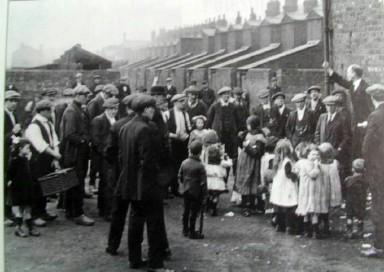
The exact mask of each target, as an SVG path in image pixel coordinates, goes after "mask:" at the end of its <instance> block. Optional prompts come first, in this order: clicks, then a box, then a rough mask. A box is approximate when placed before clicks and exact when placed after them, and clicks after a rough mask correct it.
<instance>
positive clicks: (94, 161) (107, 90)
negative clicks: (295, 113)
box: [87, 84, 119, 193]
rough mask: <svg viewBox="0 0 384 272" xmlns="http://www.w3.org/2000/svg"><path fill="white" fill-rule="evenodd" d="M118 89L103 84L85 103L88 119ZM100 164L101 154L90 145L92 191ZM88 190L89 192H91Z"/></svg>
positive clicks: (96, 112)
mask: <svg viewBox="0 0 384 272" xmlns="http://www.w3.org/2000/svg"><path fill="white" fill-rule="evenodd" d="M118 93H119V91H118V90H117V88H116V87H115V85H113V84H106V85H104V86H103V90H102V91H101V92H100V93H98V94H97V95H96V97H95V98H93V99H92V100H91V101H90V102H89V103H88V105H87V113H88V118H89V121H90V122H92V120H93V118H95V117H96V116H98V115H100V114H102V113H103V112H104V107H103V105H104V103H105V101H106V100H107V99H108V98H111V97H117V95H118ZM100 165H101V156H100V154H99V153H98V152H97V151H96V150H95V148H94V147H93V146H91V166H90V173H89V184H90V186H91V187H92V188H91V189H92V191H96V190H94V187H95V185H96V176H97V173H98V172H99V169H100ZM92 191H90V193H92Z"/></svg>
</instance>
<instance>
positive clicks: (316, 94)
mask: <svg viewBox="0 0 384 272" xmlns="http://www.w3.org/2000/svg"><path fill="white" fill-rule="evenodd" d="M307 95H308V96H309V99H307V105H306V107H308V109H310V110H311V111H312V112H313V115H314V120H315V123H316V124H317V121H318V120H319V117H320V115H321V114H322V113H325V112H326V111H327V110H326V109H325V105H324V103H323V102H322V101H321V87H320V86H318V85H313V86H311V87H309V88H308V89H307Z"/></svg>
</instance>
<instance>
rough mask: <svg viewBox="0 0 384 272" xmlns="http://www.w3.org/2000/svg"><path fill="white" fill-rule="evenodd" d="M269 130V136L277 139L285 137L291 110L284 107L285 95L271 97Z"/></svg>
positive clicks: (277, 94) (280, 93)
mask: <svg viewBox="0 0 384 272" xmlns="http://www.w3.org/2000/svg"><path fill="white" fill-rule="evenodd" d="M272 104H273V106H272V108H271V119H270V125H269V127H270V129H271V134H272V135H273V136H275V137H277V138H279V139H283V138H285V137H287V134H286V131H285V126H286V124H287V120H288V116H289V113H290V112H291V110H290V109H289V108H288V107H287V106H286V105H285V94H284V93H282V92H279V93H276V94H275V95H274V96H273V97H272Z"/></svg>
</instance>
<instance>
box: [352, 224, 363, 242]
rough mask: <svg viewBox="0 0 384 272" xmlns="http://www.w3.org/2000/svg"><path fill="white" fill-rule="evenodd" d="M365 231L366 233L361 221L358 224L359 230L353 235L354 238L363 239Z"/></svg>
mask: <svg viewBox="0 0 384 272" xmlns="http://www.w3.org/2000/svg"><path fill="white" fill-rule="evenodd" d="M363 231H364V222H363V221H359V223H357V230H356V232H355V233H353V237H354V238H362V237H363Z"/></svg>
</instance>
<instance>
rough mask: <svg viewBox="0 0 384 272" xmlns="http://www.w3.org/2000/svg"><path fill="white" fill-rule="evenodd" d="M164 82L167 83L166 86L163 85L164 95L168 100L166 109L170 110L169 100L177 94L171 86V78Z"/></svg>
mask: <svg viewBox="0 0 384 272" xmlns="http://www.w3.org/2000/svg"><path fill="white" fill-rule="evenodd" d="M166 81H167V84H166V85H165V95H166V98H167V100H168V107H169V108H171V107H172V103H171V99H172V97H173V96H174V95H175V94H177V89H176V87H175V86H174V85H173V80H172V78H171V77H168V78H167V80H166Z"/></svg>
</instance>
